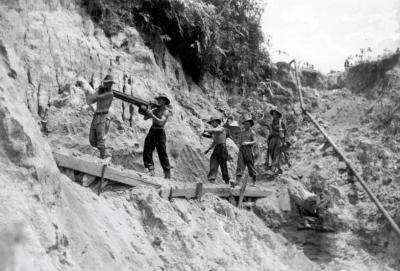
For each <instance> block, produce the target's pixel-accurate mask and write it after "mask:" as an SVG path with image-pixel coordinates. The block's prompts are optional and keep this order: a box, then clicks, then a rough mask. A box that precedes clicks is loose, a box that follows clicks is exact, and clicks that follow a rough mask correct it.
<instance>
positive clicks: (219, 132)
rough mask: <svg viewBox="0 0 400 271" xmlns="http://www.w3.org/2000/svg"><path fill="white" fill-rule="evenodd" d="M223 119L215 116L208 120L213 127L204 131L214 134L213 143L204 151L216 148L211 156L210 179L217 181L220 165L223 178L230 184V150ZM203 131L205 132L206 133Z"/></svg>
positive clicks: (210, 180) (212, 181)
mask: <svg viewBox="0 0 400 271" xmlns="http://www.w3.org/2000/svg"><path fill="white" fill-rule="evenodd" d="M221 122H222V121H221V119H219V118H215V117H214V118H213V117H211V119H210V120H209V121H208V123H209V124H210V125H211V126H212V128H211V129H206V130H204V133H208V134H211V135H212V138H213V143H212V144H211V146H210V147H209V148H208V149H207V150H206V151H205V152H204V153H205V154H207V153H208V152H209V151H210V150H212V149H214V151H213V153H212V154H211V157H210V172H209V173H208V181H209V182H211V183H214V182H215V179H216V178H217V174H218V167H221V173H222V179H223V180H224V181H225V183H226V184H229V179H230V178H229V172H228V164H227V161H228V158H229V156H228V150H227V148H226V130H225V128H224V127H221V126H220V125H221ZM204 133H203V134H204Z"/></svg>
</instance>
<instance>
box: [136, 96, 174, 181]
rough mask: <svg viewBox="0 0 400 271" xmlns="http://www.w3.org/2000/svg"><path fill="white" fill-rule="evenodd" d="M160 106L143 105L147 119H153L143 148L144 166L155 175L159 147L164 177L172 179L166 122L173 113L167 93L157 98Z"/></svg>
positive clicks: (142, 108)
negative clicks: (150, 107) (156, 154)
mask: <svg viewBox="0 0 400 271" xmlns="http://www.w3.org/2000/svg"><path fill="white" fill-rule="evenodd" d="M156 100H157V102H158V104H159V107H158V108H156V109H154V110H150V109H148V108H147V107H146V106H141V110H142V111H144V112H145V114H146V115H145V117H144V119H145V120H148V119H152V120H153V125H152V126H151V128H150V130H149V133H148V134H147V136H146V139H145V141H144V149H143V162H144V166H145V167H146V168H147V169H148V170H149V173H150V175H151V176H154V175H155V172H154V162H153V152H154V149H157V153H158V158H159V159H160V163H161V166H162V168H163V170H164V178H165V179H171V166H170V163H169V158H168V154H167V146H166V142H167V137H166V134H165V129H164V127H165V124H166V123H167V121H168V118H169V116H170V115H171V111H170V108H169V107H168V105H169V104H170V103H171V102H170V100H169V99H168V97H167V95H165V94H161V95H159V96H158V97H157V98H156Z"/></svg>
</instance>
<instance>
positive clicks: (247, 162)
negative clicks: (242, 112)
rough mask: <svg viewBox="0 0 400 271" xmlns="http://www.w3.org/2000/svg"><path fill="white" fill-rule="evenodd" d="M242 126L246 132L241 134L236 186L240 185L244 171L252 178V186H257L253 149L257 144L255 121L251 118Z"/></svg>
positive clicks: (243, 131)
mask: <svg viewBox="0 0 400 271" xmlns="http://www.w3.org/2000/svg"><path fill="white" fill-rule="evenodd" d="M242 124H243V125H244V130H242V132H241V134H240V146H239V155H238V160H237V167H236V184H237V185H240V183H241V179H242V176H243V173H244V170H245V169H246V167H247V169H248V171H249V175H250V177H251V178H252V185H253V186H254V185H255V184H256V176H257V172H256V168H255V165H254V163H255V158H254V153H253V147H254V145H255V144H256V143H257V142H256V140H255V133H254V131H253V130H252V129H251V127H253V126H254V121H253V119H251V118H247V119H245V120H244V121H243V122H242Z"/></svg>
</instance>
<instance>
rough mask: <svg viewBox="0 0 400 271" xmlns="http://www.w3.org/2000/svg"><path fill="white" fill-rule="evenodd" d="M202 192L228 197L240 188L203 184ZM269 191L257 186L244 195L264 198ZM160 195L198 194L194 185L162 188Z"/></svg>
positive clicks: (238, 192) (174, 196)
mask: <svg viewBox="0 0 400 271" xmlns="http://www.w3.org/2000/svg"><path fill="white" fill-rule="evenodd" d="M202 190H203V191H202V194H203V195H204V194H206V193H212V194H214V195H216V196H218V197H221V198H229V197H230V196H235V197H238V196H239V194H240V190H239V189H238V188H236V189H234V188H230V187H229V186H211V185H203V189H202ZM270 193H271V192H270V191H264V190H260V189H257V188H248V189H246V191H245V193H244V197H251V198H265V197H267V196H268V195H269V194H270ZM160 196H161V197H163V198H186V199H193V198H197V196H198V188H197V187H196V186H193V187H190V188H172V189H171V190H169V189H168V190H163V191H162V192H161V193H160Z"/></svg>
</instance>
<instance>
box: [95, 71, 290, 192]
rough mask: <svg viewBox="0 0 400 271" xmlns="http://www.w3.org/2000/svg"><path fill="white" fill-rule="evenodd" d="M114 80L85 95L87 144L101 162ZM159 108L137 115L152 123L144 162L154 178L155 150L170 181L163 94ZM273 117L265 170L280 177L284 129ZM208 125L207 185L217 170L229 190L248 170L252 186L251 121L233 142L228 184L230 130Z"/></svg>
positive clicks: (275, 114)
mask: <svg viewBox="0 0 400 271" xmlns="http://www.w3.org/2000/svg"><path fill="white" fill-rule="evenodd" d="M114 83H115V82H114V80H113V77H112V76H111V75H107V76H106V77H105V78H104V80H103V83H102V85H101V86H100V87H99V89H98V91H96V93H94V94H92V95H88V97H87V104H88V105H89V106H91V105H92V104H94V103H96V104H97V107H96V110H94V112H95V113H94V116H93V120H92V124H91V127H90V134H89V142H90V144H91V145H92V146H93V147H96V148H98V150H99V152H100V158H102V159H105V158H107V157H109V156H110V155H109V154H108V153H107V152H106V146H105V140H106V135H107V133H108V129H109V126H110V118H109V109H110V107H111V104H112V101H113V97H114V95H113V91H112V85H113V84H114ZM156 100H157V102H158V107H157V108H155V109H151V108H148V107H146V106H144V105H143V106H141V108H140V112H141V113H142V114H143V115H144V119H145V120H149V119H152V122H153V124H152V126H151V128H150V130H149V132H148V134H147V136H146V139H145V141H144V149H143V162H144V166H145V167H146V168H147V169H148V171H149V173H150V175H151V176H154V161H153V152H154V150H155V149H157V153H158V157H159V159H160V163H161V166H162V168H163V171H164V178H166V179H170V178H171V166H170V162H169V158H168V153H167V149H166V134H165V125H166V123H167V121H168V118H169V117H170V115H171V109H170V107H169V104H170V100H169V98H168V97H167V96H166V95H165V94H161V95H159V96H158V97H156ZM270 114H271V115H272V117H273V120H272V124H271V129H270V134H269V137H268V153H267V161H266V165H267V168H268V169H271V170H276V173H278V174H279V173H282V169H281V160H282V157H281V155H282V148H283V147H284V144H285V137H286V128H285V125H284V123H283V121H282V113H281V112H279V111H278V110H276V109H274V110H271V111H270ZM231 120H232V118H231ZM208 124H210V125H211V128H209V129H205V130H204V132H203V134H202V135H203V136H206V137H210V138H212V139H213V142H212V144H211V145H210V147H209V148H208V149H207V150H206V151H205V154H207V153H209V152H210V151H211V150H212V154H211V157H210V171H209V173H208V181H209V182H215V179H216V178H217V174H218V168H221V173H222V179H223V180H224V181H225V183H227V184H230V185H232V186H235V185H239V184H240V183H241V179H242V176H243V174H244V171H245V169H246V167H247V169H248V172H249V176H250V177H251V178H252V185H255V183H256V178H257V172H256V168H255V155H254V147H255V145H256V144H257V142H256V139H255V132H254V130H253V129H252V127H253V126H254V120H253V119H252V118H246V119H245V120H244V121H243V122H242V125H243V129H241V131H240V133H239V134H238V136H237V139H236V140H235V143H236V144H237V145H238V147H239V155H238V160H237V166H236V180H231V179H230V177H229V172H228V165H227V162H228V160H229V154H228V149H227V146H226V140H227V138H229V137H230V132H229V128H228V127H226V126H222V125H221V124H222V120H221V119H219V118H216V117H212V118H211V119H210V120H209V121H208Z"/></svg>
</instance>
